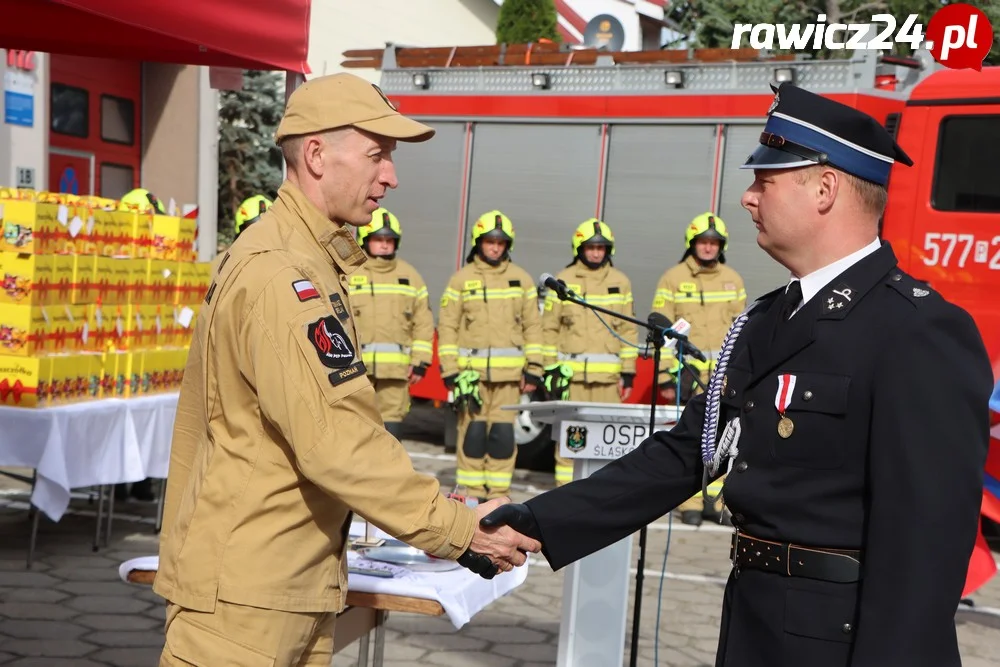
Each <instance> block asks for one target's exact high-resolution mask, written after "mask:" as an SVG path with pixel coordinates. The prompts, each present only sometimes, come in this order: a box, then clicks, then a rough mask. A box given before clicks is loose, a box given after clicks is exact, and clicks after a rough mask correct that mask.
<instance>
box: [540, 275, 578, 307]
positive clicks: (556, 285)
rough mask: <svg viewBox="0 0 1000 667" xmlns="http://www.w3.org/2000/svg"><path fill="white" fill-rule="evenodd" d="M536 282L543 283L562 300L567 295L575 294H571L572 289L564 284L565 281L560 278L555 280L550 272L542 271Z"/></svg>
mask: <svg viewBox="0 0 1000 667" xmlns="http://www.w3.org/2000/svg"><path fill="white" fill-rule="evenodd" d="M538 283H539V284H540V285H545V287H548V288H549V289H550V290H552V291H553V292H555V293H556V295H557V296H558V297H559V299H560V300H562V301H565V300H566V299H567V298H568V295H573V296H576V295H575V294H573V292H572V290H570V289H569V288H568V287H567V286H566V283H564V282H563V281H561V280H557V279H556V277H555V276H554V275H552V274H551V273H543V274H542V275H541V277H539V278H538Z"/></svg>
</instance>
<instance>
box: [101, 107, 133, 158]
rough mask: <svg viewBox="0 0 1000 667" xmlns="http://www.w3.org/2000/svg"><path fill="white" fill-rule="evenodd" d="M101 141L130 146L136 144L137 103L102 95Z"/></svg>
mask: <svg viewBox="0 0 1000 667" xmlns="http://www.w3.org/2000/svg"><path fill="white" fill-rule="evenodd" d="M101 139H104V140H105V141H111V142H114V143H116V144H127V145H129V146H131V145H132V144H133V143H135V103H134V102H132V100H129V99H126V98H124V97H115V96H113V95H101Z"/></svg>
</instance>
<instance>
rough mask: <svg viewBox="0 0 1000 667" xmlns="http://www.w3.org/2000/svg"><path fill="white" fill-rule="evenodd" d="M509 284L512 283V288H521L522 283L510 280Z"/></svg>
mask: <svg viewBox="0 0 1000 667" xmlns="http://www.w3.org/2000/svg"><path fill="white" fill-rule="evenodd" d="M507 282H509V283H510V286H511V287H520V286H521V281H520V280H509V281H507Z"/></svg>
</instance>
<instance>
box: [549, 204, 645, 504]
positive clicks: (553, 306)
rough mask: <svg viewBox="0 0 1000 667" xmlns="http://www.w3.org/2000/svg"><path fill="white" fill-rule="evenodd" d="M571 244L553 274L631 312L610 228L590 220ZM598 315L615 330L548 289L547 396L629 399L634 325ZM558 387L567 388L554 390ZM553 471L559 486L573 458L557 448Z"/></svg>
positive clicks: (591, 297) (581, 293) (569, 474)
mask: <svg viewBox="0 0 1000 667" xmlns="http://www.w3.org/2000/svg"><path fill="white" fill-rule="evenodd" d="M572 247H573V255H574V256H573V261H572V262H571V263H570V264H569V266H567V267H566V268H565V269H563V270H562V271H560V272H559V275H557V276H556V278H557V279H558V280H561V281H562V282H564V283H566V286H567V287H568V288H569V289H570V290H571V291H573V292H574V293H575V294H576V295H577V297H579V298H581V299H583V300H585V301H587V302H588V303H592V304H594V305H595V306H601V307H603V308H607V309H609V310H613V311H615V312H618V313H621V314H623V315H628V316H630V317H631V316H634V315H635V306H634V304H633V301H632V283H631V282H629V279H628V278H627V277H626V276H625V274H624V273H622V272H621V271H619V270H618V269H616V268H614V266H612V264H611V258H612V257H613V256H614V254H615V237H614V234H613V233H612V232H611V228H610V227H609V226H608V225H607V224H606V223H604V222H601V221H600V220H597V219H596V218H591V219H590V220H587V221H586V222H584V223H582V224H581V225H580V226H579V227H577V228H576V232H575V233H574V234H573V241H572ZM601 317H602V319H603V320H604V321H605V322H606V323H607V324H608V326H610V327H611V329H612V330H613V331H614V333H612V331H609V330H608V327H607V326H605V325H604V324H603V323H602V322H601V320H600V319H598V318H597V317H596V315H595V314H594V313H591V312H588V311H587V309H586V308H584V307H583V306H580V305H578V304H574V303H572V302H569V301H560V300H559V297H558V296H557V295H556V294H554V293H552V292H551V291H550V292H549V294H548V295H547V296H546V297H545V309H544V312H543V313H542V332H543V334H542V335H543V339H544V343H545V346H544V348H543V354H544V362H545V385H546V390H547V392H546V393H547V396H546V398H547V399H548V400H570V401H588V402H593V403H618V402H619V401H623V400H625V399H627V398H628V396H629V394H630V393H631V391H632V380H633V378H634V377H635V360H636V357H637V356H638V350H637V348H636V347H634V344H635V340H636V328H635V325H634V324H632V323H631V322H626V321H625V320H620V319H617V318H612V317H607V316H603V315H602V316H601ZM622 339H624V340H625V341H628V343H632V345H629V344H627V343H625V342H623V341H622ZM567 380H568V382H567ZM560 387H563V388H566V389H568V391H566V390H563V391H558V389H557V388H560ZM553 389H557V390H556V391H553ZM555 472H556V485H558V486H562V485H563V484H566V483H567V482H570V481H572V479H573V461H572V460H570V459H566V458H564V457H562V456H559V450H558V446H557V448H556V471H555Z"/></svg>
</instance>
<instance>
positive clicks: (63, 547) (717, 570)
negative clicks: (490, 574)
mask: <svg viewBox="0 0 1000 667" xmlns="http://www.w3.org/2000/svg"><path fill="white" fill-rule="evenodd" d="M406 444H407V448H408V449H409V450H410V452H411V454H412V455H413V457H414V463H415V465H416V467H417V468H418V469H420V470H423V471H426V472H429V473H432V474H436V475H438V477H439V479H441V481H442V484H444V485H445V486H446V487H448V488H450V487H451V486H452V485H453V484H454V478H453V473H452V468H453V466H454V462H453V459H452V458H451V457H447V456H445V455H443V454H442V453H441V452H442V450H441V448H440V447H435V446H432V445H426V444H423V443H416V442H407V443H406ZM550 486H551V481H550V479H549V478H548V476H546V475H542V474H539V473H527V472H524V471H518V472H517V474H516V480H515V489H514V492H513V494H512V495H513V497H514V499H515V500H523V499H525V498H528V497H530V496H532V495H534V494H536V493H538V492H539V491H541V490H544V489H546V488H549V487H550ZM23 489H24V487H23V486H21V485H19V484H18V483H17V482H12V481H9V480H7V479H6V478H0V538H2V539H0V665H16V666H19V667H29V666H32V667H33V666H45V667H61V666H63V665H65V666H67V667H68V666H72V667H96V666H99V665H102V666H112V665H113V666H120V667H146V666H151V665H156V664H157V658H158V656H159V653H160V649H161V647H162V645H163V617H164V611H163V603H162V600H160V599H159V598H158V597H157V596H155V595H153V593H152V592H151V591H150V590H148V589H147V588H145V587H142V586H133V585H128V584H124V583H121V582H120V581H119V579H118V565H119V564H120V563H121V562H122V561H124V560H127V559H129V558H133V557H136V556H147V555H153V554H155V553H156V550H157V541H156V540H157V538H156V535H155V534H154V533H153V516H154V514H155V511H156V508H155V505H152V504H146V503H127V504H122V503H118V504H117V505H116V508H115V509H116V519H115V522H114V524H113V533H112V537H111V541H110V543H109V545H108V546H107V547H102V548H101V549H100V550H99V551H98V552H96V553H95V552H93V551H92V548H91V546H92V542H93V537H94V521H95V518H94V517H95V509H96V505H93V504H90V503H88V501H87V499H86V498H82V499H79V500H74V501H73V504H72V507H71V512H70V513H69V514H67V516H65V517H64V518H63V520H62V521H60V522H59V523H58V524H53V523H51V522H49V521H48V520H47V519H42V521H41V525H40V532H39V537H38V546H37V551H36V556H35V564H34V567H33V568H32V569H31V570H30V571H29V570H26V569H25V556H26V553H27V546H28V535H29V531H30V527H31V522H30V520H29V518H28V513H27V505H26V504H25V502H24V501H25V497H26V496H25V495H24V493H23ZM667 528H668V523H667V521H666V520H665V519H664V520H662V521H660V522H658V523H656V524H654V525H653V526H652V527H651V528H650V530H649V533H648V535H649V536H648V543H647V557H646V565H645V573H646V574H645V581H644V584H643V596H642V617H641V622H640V642H639V653H638V659H637V665H642V666H643V667H659V666H661V665H662V666H664V667H666V666H671V667H705V666H708V665H713V664H714V656H715V645H716V641H717V638H718V632H719V613H720V604H721V595H722V588H723V584H724V581H725V577H726V576H728V572H729V563H728V560H727V555H728V545H729V532H728V531H727V530H725V529H723V528H722V527H719V526H703V527H702V528H700V529H697V530H691V529H688V528H687V527H684V526H680V524H679V522H677V521H675V522H673V523H672V524H671V525H670V528H671V530H670V533H669V534H670V549H669V554H668V560H667V566H666V572H667V575H666V577H664V578H661V577H660V571H661V568H662V565H663V555H664V550H665V546H666V542H667V535H668V530H667ZM633 553H634V554H638V547H637V540H636V544H634V546H633ZM633 574H634V571H633ZM562 580H563V577H562V574H561V573H553V572H552V571H551V570H550V569H549V568H548V566H547V565H546V564H545V562H544V561H543V560H540V559H536V560H533V562H532V565H531V568H530V570H529V575H528V579H527V581H526V582H525V584H524V585H522V586H521V587H520V588H518V589H517V590H515V591H514V592H513V593H512V594H510V595H508V596H507V597H505V598H502V599H500V600H497V601H496V602H495V603H493V604H492V605H491V606H489V607H487V608H486V609H484V610H483V611H482V612H480V613H479V614H477V615H476V616H475V617H473V619H472V621H471V622H470V623H468V624H467V625H466V626H465V627H463V628H462V629H461V630H458V631H456V630H455V629H454V627H453V626H452V625H451V623H450V622H449V621H448V620H447V619H445V618H431V617H426V616H419V615H414V614H403V613H392V614H390V615H389V620H388V625H387V630H386V642H385V646H386V652H385V663H384V664H385V667H403V666H409V665H426V666H427V667H542V666H544V665H554V664H555V661H556V652H557V644H558V637H559V622H560V618H561V604H560V600H561V597H562ZM661 583H662V594H661V592H660V588H661ZM913 585H914V587H917V586H919V585H920V582H913ZM633 588H634V581H633ZM632 596H633V590H632V589H630V592H629V599H630V600H631V599H633V597H632ZM974 600H975V603H976V605H977V609H978V610H979V611H976V612H970V611H963V612H960V613H959V614H958V615H957V617H956V623H957V626H958V635H959V641H960V643H961V649H962V655H963V664H964V667H1000V578H994V579H993V581H991V582H990V583H989V584H987V586H985V587H984V588H983V589H982V590H981V591H980V592H978V593H977V594H976V596H975V598H974ZM658 603H660V604H659V608H658ZM658 613H659V623H658V624H657V614H658ZM657 631H658V632H657ZM630 636H631V624H629V628H628V630H627V633H626V637H630ZM356 656H357V644H355V645H353V646H350V647H348V648H347V649H345V650H344V651H343V652H342V653H341V654H338V655H337V656H336V657H335V658H334V661H333V667H349V666H353V665H355V664H356ZM623 656H624V659H625V664H628V656H629V647H628V646H627V645H626V646H623Z"/></svg>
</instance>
